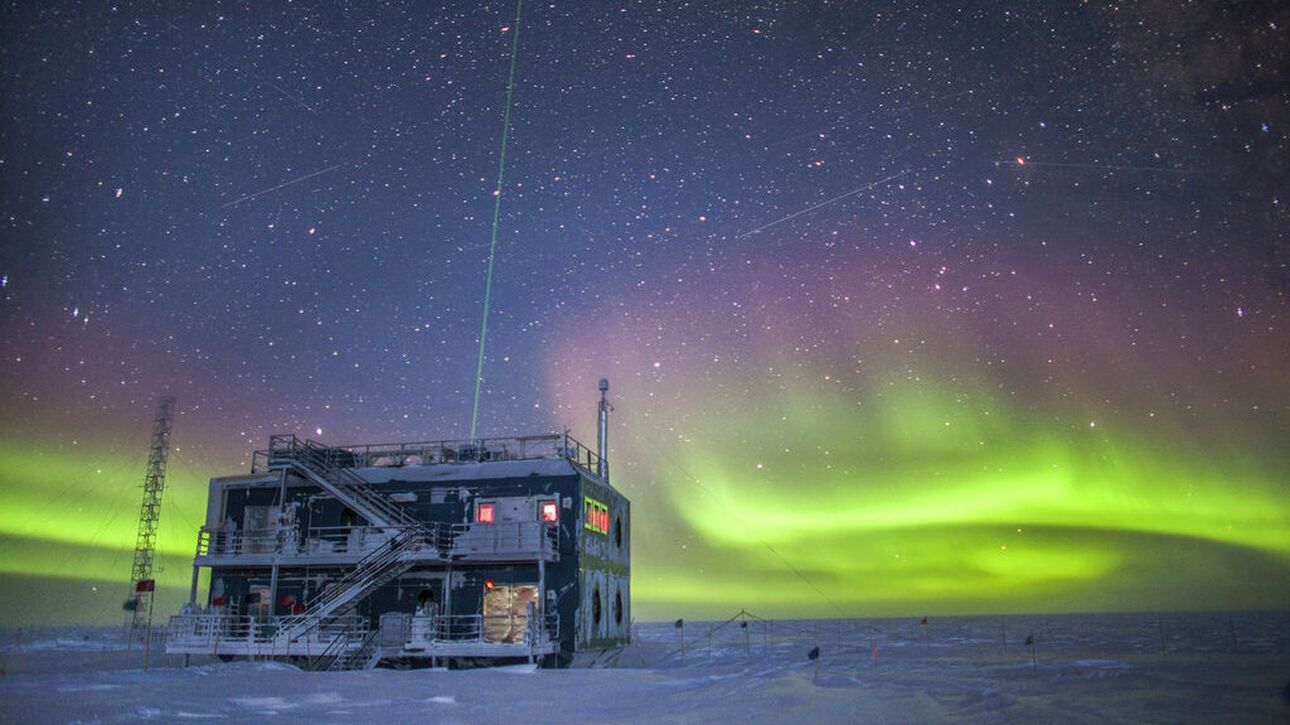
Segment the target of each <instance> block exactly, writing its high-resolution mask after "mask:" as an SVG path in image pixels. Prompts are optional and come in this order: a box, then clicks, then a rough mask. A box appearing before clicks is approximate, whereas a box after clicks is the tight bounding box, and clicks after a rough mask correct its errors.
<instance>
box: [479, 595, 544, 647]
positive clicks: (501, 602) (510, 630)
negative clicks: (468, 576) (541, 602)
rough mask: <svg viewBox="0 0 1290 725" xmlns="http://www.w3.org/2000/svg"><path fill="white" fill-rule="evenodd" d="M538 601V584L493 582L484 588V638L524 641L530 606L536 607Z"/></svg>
mask: <svg viewBox="0 0 1290 725" xmlns="http://www.w3.org/2000/svg"><path fill="white" fill-rule="evenodd" d="M537 601H538V587H537V584H495V585H493V586H492V587H491V588H485V589H484V608H483V612H484V627H483V635H484V641H485V642H520V643H523V642H525V641H527V638H526V636H525V635H526V633H527V632H528V624H529V608H530V606H532V607H534V608H536V607H537Z"/></svg>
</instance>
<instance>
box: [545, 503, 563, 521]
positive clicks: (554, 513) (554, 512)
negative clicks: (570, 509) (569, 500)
mask: <svg viewBox="0 0 1290 725" xmlns="http://www.w3.org/2000/svg"><path fill="white" fill-rule="evenodd" d="M541 509H542V520H543V521H545V522H546V523H548V524H554V523H556V522H557V521H559V520H560V508H559V507H558V506H556V505H555V501H543V502H542V503H541Z"/></svg>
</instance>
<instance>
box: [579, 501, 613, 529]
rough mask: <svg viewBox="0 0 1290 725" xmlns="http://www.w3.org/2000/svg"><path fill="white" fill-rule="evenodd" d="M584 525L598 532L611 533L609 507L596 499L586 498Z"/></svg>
mask: <svg viewBox="0 0 1290 725" xmlns="http://www.w3.org/2000/svg"><path fill="white" fill-rule="evenodd" d="M584 511H585V516H584V517H583V527H584V528H587V529H590V530H592V531H595V532H596V533H598V534H607V533H609V507H608V506H606V505H604V504H603V503H600V502H599V501H596V500H595V499H590V498H588V499H585V504H584Z"/></svg>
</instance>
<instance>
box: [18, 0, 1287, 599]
mask: <svg viewBox="0 0 1290 725" xmlns="http://www.w3.org/2000/svg"><path fill="white" fill-rule="evenodd" d="M514 11H515V7H514V6H513V5H511V4H509V3H483V4H475V3H459V4H450V5H442V6H441V5H435V4H431V3H387V2H380V3H339V4H337V3H326V2H317V1H314V0H310V1H309V2H293V3H218V2H214V3H196V4H186V3H175V4H171V3H152V2H143V3H123V4H119V5H114V6H103V5H101V4H98V3H14V4H10V5H7V6H6V7H5V8H4V10H3V17H2V18H0V34H2V37H3V48H2V49H0V79H2V80H0V84H2V85H0V93H2V94H3V95H2V102H0V108H2V110H0V117H2V118H3V129H2V131H0V180H3V186H2V192H0V211H2V212H3V213H2V215H0V340H3V343H0V411H3V415H0V419H2V420H0V456H2V459H0V460H2V461H3V464H4V465H3V466H2V467H0V469H2V470H0V584H3V586H2V587H0V589H3V590H4V591H5V592H6V593H5V594H0V621H4V622H35V623H41V622H52V621H62V620H66V619H80V620H88V619H94V620H96V621H116V620H117V619H119V617H120V600H121V599H123V598H124V596H125V592H126V588H127V585H126V579H128V576H129V568H130V549H131V548H132V546H133V539H134V521H135V518H136V516H137V511H138V500H139V488H138V485H139V483H140V482H141V480H142V476H143V471H144V461H145V458H146V450H147V438H148V431H149V427H150V423H151V416H152V408H153V405H154V402H155V398H156V396H157V395H159V394H161V393H163V392H165V393H171V394H173V395H176V396H177V397H178V399H179V404H180V410H181V414H180V416H179V419H178V421H177V423H176V426H175V434H174V444H175V451H174V454H173V456H172V465H171V469H170V484H171V485H170V489H169V490H168V492H167V500H166V505H165V507H164V513H163V520H162V523H161V535H162V539H161V550H162V552H163V556H162V557H161V558H160V560H159V563H160V567H161V574H160V577H161V580H162V583H163V584H164V585H165V586H166V587H167V588H168V591H169V592H170V594H172V595H175V593H176V592H178V591H179V589H180V588H184V587H186V583H187V579H188V576H189V569H188V566H189V564H190V562H191V552H192V550H193V543H194V540H195V535H196V529H197V527H198V526H199V524H200V520H201V517H202V514H203V511H204V508H205V479H206V478H208V477H209V476H212V475H225V474H231V473H237V472H239V471H243V470H246V468H247V465H248V462H249V455H250V452H251V451H252V450H253V449H255V448H257V447H263V446H264V445H265V443H266V440H267V436H268V435H269V434H270V433H277V432H296V433H300V434H303V435H309V436H310V437H315V438H318V439H320V440H323V441H325V442H328V443H363V442H380V441H397V440H429V439H438V438H464V437H466V436H467V435H468V433H469V429H470V417H471V405H472V394H473V386H474V373H475V360H476V354H477V349H478V348H477V345H478V337H479V327H480V316H481V310H482V300H483V296H484V270H485V265H486V262H487V256H488V245H489V238H490V224H491V216H492V211H493V203H494V197H493V190H494V186H495V184H496V173H497V165H498V144H499V140H500V137H501V130H502V115H503V105H504V102H505V86H506V73H507V69H508V67H509V66H508V64H509V54H510V47H511V41H512V39H513V37H514V35H513V34H514V33H515V32H516V28H515V22H514V20H515V19H514ZM519 30H520V33H521V35H520V45H519V48H520V50H519V58H518V63H517V70H516V85H515V90H514V108H513V110H512V113H511V138H510V145H509V147H508V151H507V169H506V183H505V186H504V191H503V194H502V199H501V217H500V222H499V231H498V241H497V256H496V272H495V278H494V286H493V299H492V302H493V307H492V316H491V318H490V321H489V337H488V341H487V358H486V361H485V366H484V382H483V396H482V402H481V407H480V413H479V416H480V417H479V430H480V434H481V435H508V434H526V433H541V432H548V431H556V430H561V429H563V428H565V427H569V428H571V429H572V430H573V433H574V434H575V435H577V436H579V437H580V438H582V439H583V440H584V441H594V437H595V436H594V417H595V399H596V391H595V385H596V380H597V378H599V377H602V376H604V377H608V378H609V379H610V381H611V385H612V386H613V387H612V390H611V394H612V397H613V402H614V406H615V411H614V414H613V425H612V433H611V456H610V458H611V466H612V476H613V480H614V482H615V483H616V485H617V486H618V487H619V488H620V489H622V490H623V491H624V492H625V493H626V494H627V495H628V496H629V497H630V498H631V499H632V500H633V507H634V508H633V515H634V523H635V528H634V549H633V555H634V572H633V575H634V584H633V594H634V602H635V606H636V608H637V613H638V616H641V617H644V618H667V617H674V616H682V615H684V616H701V615H712V616H718V615H725V614H729V613H731V612H733V611H734V610H737V609H738V608H740V607H747V608H749V609H750V610H752V611H759V612H763V613H767V614H770V615H774V616H792V615H799V616H812V615H818V616H836V615H841V614H845V615H856V616H864V615H874V614H893V615H922V614H927V613H989V612H1009V611H1063V612H1064V611H1091V610H1133V609H1178V608H1183V609H1187V608H1202V609H1215V608H1270V607H1283V606H1284V605H1285V604H1286V603H1287V602H1290V493H1287V491H1288V490H1290V488H1288V487H1287V471H1290V446H1287V445H1286V441H1287V440H1290V375H1288V374H1287V372H1286V371H1287V370H1288V369H1290V331H1288V329H1287V325H1288V324H1290V321H1288V320H1287V314H1288V313H1290V306H1288V304H1287V293H1288V292H1290V240H1287V230H1290V214H1288V213H1287V205H1288V203H1290V202H1288V200H1287V197H1286V189H1288V188H1290V141H1288V139H1290V136H1288V134H1290V82H1287V77H1286V75H1285V72H1284V69H1285V68H1286V67H1288V66H1290V59H1288V58H1287V55H1290V37H1287V35H1288V31H1290V7H1287V6H1285V5H1284V4H1278V3H1252V4H1242V5H1241V6H1240V7H1239V8H1236V7H1229V6H1228V5H1227V4H1222V3H1211V2H1198V3H1191V4H1188V5H1186V6H1185V7H1179V6H1176V4H1175V3H1172V2H1145V3H1135V4H1125V5H1116V4H1111V3H1102V2H1090V3H1077V2H1053V3H1043V4H1017V3H1003V2H982V3H968V4H965V5H964V6H963V7H961V8H958V9H954V8H951V7H950V5H948V4H942V3H931V2H926V3H919V2H892V3H885V2H865V3H858V2H833V3H828V2H820V3H800V4H795V3H746V2H712V3H647V2H631V3H622V2H619V3H600V2H587V3H575V2H559V3H539V2H531V3H529V4H527V5H526V6H525V8H524V16H523V19H522V21H521V24H520V26H519ZM51 602H54V603H52V604H51Z"/></svg>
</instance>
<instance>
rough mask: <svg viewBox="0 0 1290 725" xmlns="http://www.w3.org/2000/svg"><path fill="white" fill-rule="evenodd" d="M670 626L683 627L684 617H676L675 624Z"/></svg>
mask: <svg viewBox="0 0 1290 725" xmlns="http://www.w3.org/2000/svg"><path fill="white" fill-rule="evenodd" d="M672 626H673V627H676V628H677V629H680V628H681V627H684V626H685V620H684V619H678V620H676V623H675V624H673V625H672Z"/></svg>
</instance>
